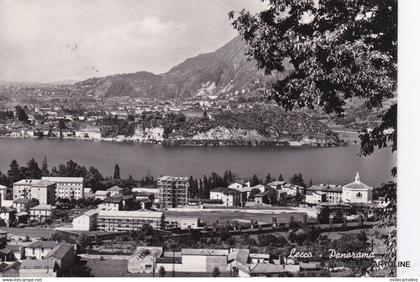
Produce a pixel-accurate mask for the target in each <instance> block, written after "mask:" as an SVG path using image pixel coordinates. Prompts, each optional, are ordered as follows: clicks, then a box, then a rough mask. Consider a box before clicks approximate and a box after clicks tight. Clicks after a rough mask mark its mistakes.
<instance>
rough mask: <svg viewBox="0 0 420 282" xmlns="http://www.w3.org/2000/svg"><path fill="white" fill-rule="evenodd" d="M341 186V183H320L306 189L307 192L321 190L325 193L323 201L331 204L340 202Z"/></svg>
mask: <svg viewBox="0 0 420 282" xmlns="http://www.w3.org/2000/svg"><path fill="white" fill-rule="evenodd" d="M342 190H343V187H342V186H341V185H331V184H320V185H313V186H311V187H309V188H308V189H307V192H323V193H325V195H326V198H325V202H327V203H330V204H331V205H339V204H340V203H341V197H342V196H341V195H342Z"/></svg>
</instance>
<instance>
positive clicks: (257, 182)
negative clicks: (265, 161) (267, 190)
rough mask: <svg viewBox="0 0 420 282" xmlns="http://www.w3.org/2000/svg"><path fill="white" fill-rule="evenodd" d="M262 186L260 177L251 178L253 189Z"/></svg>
mask: <svg viewBox="0 0 420 282" xmlns="http://www.w3.org/2000/svg"><path fill="white" fill-rule="evenodd" d="M258 184H260V180H259V179H258V176H257V175H256V174H254V176H253V177H252V178H251V187H253V186H255V185H258Z"/></svg>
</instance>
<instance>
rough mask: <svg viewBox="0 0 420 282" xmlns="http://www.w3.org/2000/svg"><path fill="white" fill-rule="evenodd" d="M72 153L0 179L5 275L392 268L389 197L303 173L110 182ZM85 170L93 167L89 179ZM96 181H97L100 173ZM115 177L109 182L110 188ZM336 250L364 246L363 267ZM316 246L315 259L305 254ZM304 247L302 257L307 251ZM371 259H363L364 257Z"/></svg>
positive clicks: (371, 271) (346, 272)
mask: <svg viewBox="0 0 420 282" xmlns="http://www.w3.org/2000/svg"><path fill="white" fill-rule="evenodd" d="M82 171H83V168H82V167H80V166H78V165H77V164H76V163H74V162H73V161H69V162H67V164H66V165H63V166H60V167H59V169H56V168H52V169H51V171H49V168H48V164H47V161H46V158H45V160H44V162H43V164H42V167H41V168H40V167H39V166H38V164H37V163H36V162H35V161H34V160H30V161H29V162H28V165H27V167H21V166H19V165H18V164H17V162H16V161H12V163H11V165H10V170H9V172H8V174H7V175H2V176H0V180H1V183H3V184H6V185H1V186H0V200H1V212H0V218H1V225H2V226H3V227H0V230H1V239H2V240H1V244H2V246H1V250H0V254H1V257H2V263H1V265H0V273H1V275H2V276H3V277H59V276H99V277H100V276H127V277H136V276H137V277H139V276H161V277H162V276H214V277H217V276H221V277H225V276H229V277H254V276H267V277H289V276H330V275H332V274H331V273H333V274H334V276H355V275H356V276H366V275H368V276H369V275H371V276H375V275H380V273H383V272H386V271H389V269H386V268H384V267H381V266H380V264H378V263H379V262H381V261H383V259H384V256H385V255H386V245H385V240H386V237H387V234H388V232H389V230H385V229H381V228H378V229H373V226H375V225H376V224H377V212H378V211H379V210H381V209H383V208H384V207H386V204H387V203H386V202H385V200H384V197H383V195H381V193H380V192H379V191H377V189H375V188H373V187H370V186H369V185H368V184H365V183H363V182H362V179H361V176H360V175H359V173H357V172H355V178H354V181H353V182H351V183H348V184H344V185H343V184H331V183H328V184H312V183H309V184H308V185H307V184H305V182H304V180H303V176H302V175H300V174H295V175H293V176H292V177H291V178H290V179H288V180H287V181H286V180H284V179H283V176H282V175H279V176H278V177H271V176H270V175H267V177H266V178H265V179H264V180H263V179H259V178H258V177H257V176H256V175H255V176H253V177H251V178H249V179H247V178H238V177H236V175H235V174H234V173H232V172H231V171H226V172H225V174H224V175H223V176H219V175H217V174H216V173H212V174H211V176H209V177H206V176H204V178H203V179H195V178H193V177H187V176H161V177H158V178H157V179H154V178H153V176H150V175H148V176H146V177H145V178H143V179H142V180H140V181H136V180H133V179H127V180H123V179H121V178H120V171H119V167H118V165H116V166H115V171H114V176H113V177H111V178H103V177H102V176H101V175H100V173H99V172H98V171H97V170H95V169H94V168H90V169H89V171H88V172H87V173H82ZM80 175H83V176H82V177H81V176H80ZM95 179H96V180H95ZM105 183H106V184H105ZM331 250H333V251H334V252H337V253H349V252H350V253H362V254H367V255H366V258H364V259H363V260H361V261H358V264H354V263H353V262H354V261H348V260H347V261H346V259H345V258H342V259H334V260H329V259H328V254H329V253H331ZM305 253H306V254H307V253H311V254H315V255H312V256H307V255H306V256H305V255H302V254H305ZM299 254H301V255H299ZM359 262H360V263H359Z"/></svg>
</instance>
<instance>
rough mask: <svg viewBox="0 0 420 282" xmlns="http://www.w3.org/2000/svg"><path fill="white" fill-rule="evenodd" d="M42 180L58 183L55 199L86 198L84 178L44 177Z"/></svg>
mask: <svg viewBox="0 0 420 282" xmlns="http://www.w3.org/2000/svg"><path fill="white" fill-rule="evenodd" d="M42 180H47V181H51V182H55V183H56V194H55V197H56V198H57V199H58V198H62V199H64V198H67V199H72V198H74V199H82V198H84V187H83V177H42Z"/></svg>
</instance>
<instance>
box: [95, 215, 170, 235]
mask: <svg viewBox="0 0 420 282" xmlns="http://www.w3.org/2000/svg"><path fill="white" fill-rule="evenodd" d="M163 219H164V217H163V213H162V212H152V211H100V212H99V214H98V229H99V230H105V231H129V230H140V229H141V228H142V227H143V225H144V224H150V225H151V226H152V227H153V228H160V227H161V226H162V223H163Z"/></svg>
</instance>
